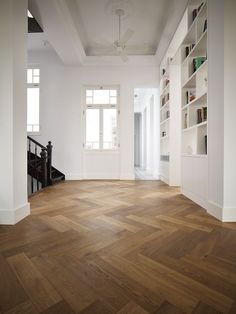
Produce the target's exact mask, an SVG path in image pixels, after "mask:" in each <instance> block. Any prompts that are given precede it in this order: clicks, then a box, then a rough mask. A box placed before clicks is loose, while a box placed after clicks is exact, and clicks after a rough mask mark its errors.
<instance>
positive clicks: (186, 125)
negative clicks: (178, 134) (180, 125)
mask: <svg viewBox="0 0 236 314" xmlns="http://www.w3.org/2000/svg"><path fill="white" fill-rule="evenodd" d="M187 127H188V114H187V113H185V114H184V129H187Z"/></svg>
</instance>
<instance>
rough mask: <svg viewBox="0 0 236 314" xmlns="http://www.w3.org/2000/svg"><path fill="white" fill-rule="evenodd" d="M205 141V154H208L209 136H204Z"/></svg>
mask: <svg viewBox="0 0 236 314" xmlns="http://www.w3.org/2000/svg"><path fill="white" fill-rule="evenodd" d="M204 140H205V154H207V135H205V136H204Z"/></svg>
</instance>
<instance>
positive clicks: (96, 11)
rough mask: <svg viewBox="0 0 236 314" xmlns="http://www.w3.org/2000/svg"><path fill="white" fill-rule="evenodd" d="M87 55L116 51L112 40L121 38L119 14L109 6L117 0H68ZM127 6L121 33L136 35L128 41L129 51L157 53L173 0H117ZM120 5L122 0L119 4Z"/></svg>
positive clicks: (146, 53)
mask: <svg viewBox="0 0 236 314" xmlns="http://www.w3.org/2000/svg"><path fill="white" fill-rule="evenodd" d="M67 2H68V4H69V6H70V10H71V13H72V15H73V19H74V21H75V24H76V26H77V29H78V31H79V33H80V38H81V41H82V44H83V46H84V50H85V53H86V55H88V56H94V55H114V54H116V51H115V49H114V48H113V47H112V43H113V42H114V41H115V40H116V39H118V18H117V17H116V16H115V15H113V14H111V12H110V11H109V7H110V6H111V5H112V4H114V2H115V1H114V0H110V1H109V0H96V1H94V0H68V1H67ZM116 2H118V3H120V5H121V7H125V8H127V11H128V12H127V13H128V16H126V17H125V18H124V19H123V20H122V24H121V25H122V27H121V33H124V32H125V31H126V30H127V29H128V28H131V29H132V30H133V31H134V35H133V37H132V38H131V40H130V41H129V42H128V44H127V49H128V52H129V54H130V55H155V53H156V50H157V46H158V43H159V41H160V38H161V35H162V32H163V29H164V27H165V24H166V21H167V19H168V18H169V12H170V6H171V4H172V0H128V1H127V0H123V1H121V0H117V1H116ZM118 6H119V4H118Z"/></svg>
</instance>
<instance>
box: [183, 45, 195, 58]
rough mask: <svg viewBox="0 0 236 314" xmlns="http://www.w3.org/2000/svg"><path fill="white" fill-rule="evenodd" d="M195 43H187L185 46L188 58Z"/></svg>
mask: <svg viewBox="0 0 236 314" xmlns="http://www.w3.org/2000/svg"><path fill="white" fill-rule="evenodd" d="M194 46H195V44H191V45H187V46H186V47H185V57H186V58H187V56H188V55H189V54H190V52H191V50H193V48H194Z"/></svg>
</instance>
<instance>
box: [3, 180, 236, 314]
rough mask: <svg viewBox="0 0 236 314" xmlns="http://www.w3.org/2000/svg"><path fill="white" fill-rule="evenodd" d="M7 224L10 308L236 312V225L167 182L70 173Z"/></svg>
mask: <svg viewBox="0 0 236 314" xmlns="http://www.w3.org/2000/svg"><path fill="white" fill-rule="evenodd" d="M30 203H31V206H32V215H30V216H28V217H27V218H26V219H24V220H23V221H21V222H19V223H18V224H16V225H15V226H0V234H1V238H0V267H1V280H0V291H1V293H0V312H1V313H39V312H41V313H63V314H66V313H87V314H88V313H91V314H94V313H100V314H101V313H102V314H105V313H123V314H124V313H140V314H145V313H175V314H177V313H184V312H185V313H195V314H196V313H231V314H233V313H235V309H236V307H235V301H236V295H235V291H236V254H235V246H236V240H235V239H236V224H235V223H228V224H223V223H221V222H219V221H218V220H216V219H215V218H213V217H211V216H209V215H208V214H207V213H206V212H205V210H203V209H202V208H201V207H199V206H198V205H196V204H194V203H193V202H192V201H190V200H188V199H187V198H185V197H184V196H182V195H181V194H179V189H176V188H170V187H168V186H167V185H166V184H164V183H162V182H160V181H67V182H65V183H60V184H57V185H55V186H53V187H49V188H47V189H46V190H43V191H41V192H39V193H38V194H36V195H34V196H33V197H31V198H30Z"/></svg>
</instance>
